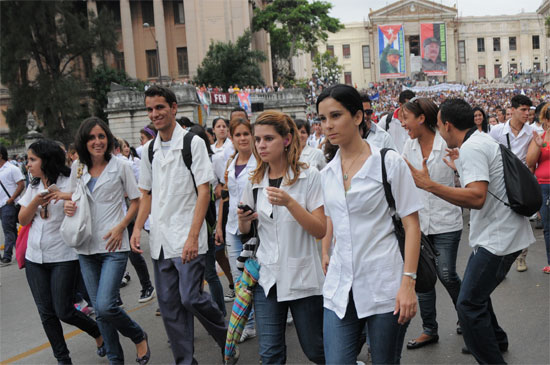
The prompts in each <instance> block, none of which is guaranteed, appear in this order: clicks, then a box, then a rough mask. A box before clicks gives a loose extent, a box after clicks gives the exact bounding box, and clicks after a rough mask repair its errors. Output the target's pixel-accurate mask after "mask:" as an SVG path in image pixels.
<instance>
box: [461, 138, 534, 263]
mask: <svg viewBox="0 0 550 365" xmlns="http://www.w3.org/2000/svg"><path fill="white" fill-rule="evenodd" d="M455 163H456V167H457V169H458V172H459V174H460V183H461V185H462V186H463V187H465V186H466V185H468V184H470V183H471V182H474V181H487V182H488V183H489V187H488V190H489V191H490V192H491V193H493V194H495V195H496V196H498V197H499V198H500V199H502V200H504V201H505V202H508V197H507V195H506V187H505V185H504V172H503V167H502V155H501V153H500V147H499V145H498V143H495V140H494V139H492V138H491V137H489V136H488V135H487V134H485V133H481V132H479V131H476V132H474V133H473V134H472V136H471V137H470V138H469V139H468V140H467V141H466V142H464V143H463V144H462V146H461V147H460V157H459V159H457V160H456V161H455ZM533 242H535V237H534V236H533V231H532V229H531V226H530V224H529V219H528V218H527V217H524V216H521V215H519V214H517V213H516V212H514V211H513V210H512V209H511V208H509V207H507V206H505V205H504V203H502V202H500V201H498V200H497V199H496V198H495V197H493V196H492V195H491V194H489V193H487V198H486V200H485V203H484V204H483V207H482V208H481V209H479V210H477V209H472V210H471V212H470V246H471V247H472V248H474V249H477V247H483V248H485V249H487V250H488V251H489V252H491V253H492V254H494V255H498V256H504V255H507V254H510V253H513V252H516V251H519V250H522V249H524V248H526V247H528V246H529V245H530V244H531V243H533Z"/></svg>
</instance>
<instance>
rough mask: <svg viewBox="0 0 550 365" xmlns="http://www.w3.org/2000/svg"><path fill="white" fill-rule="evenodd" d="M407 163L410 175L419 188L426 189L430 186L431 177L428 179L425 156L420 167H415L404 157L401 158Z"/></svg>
mask: <svg viewBox="0 0 550 365" xmlns="http://www.w3.org/2000/svg"><path fill="white" fill-rule="evenodd" d="M403 159H404V160H405V162H406V163H407V165H409V169H410V170H411V175H412V177H413V179H414V183H415V184H416V186H417V187H418V188H419V189H423V190H428V189H429V187H430V186H431V183H432V179H430V173H429V172H428V165H426V161H428V159H427V158H424V159H423V160H422V169H421V170H419V169H416V168H415V167H414V166H413V165H411V163H410V162H409V161H408V160H407V159H406V158H403Z"/></svg>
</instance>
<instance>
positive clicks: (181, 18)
mask: <svg viewBox="0 0 550 365" xmlns="http://www.w3.org/2000/svg"><path fill="white" fill-rule="evenodd" d="M173 4H174V24H185V11H184V10H183V0H179V1H174V3H173Z"/></svg>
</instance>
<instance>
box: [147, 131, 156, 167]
mask: <svg viewBox="0 0 550 365" xmlns="http://www.w3.org/2000/svg"><path fill="white" fill-rule="evenodd" d="M156 140H157V137H155V138H153V140H152V141H151V142H150V143H149V149H148V152H149V153H147V156H148V157H149V163H150V164H151V169H152V168H153V155H154V154H155V151H153V147H154V145H155V141H156Z"/></svg>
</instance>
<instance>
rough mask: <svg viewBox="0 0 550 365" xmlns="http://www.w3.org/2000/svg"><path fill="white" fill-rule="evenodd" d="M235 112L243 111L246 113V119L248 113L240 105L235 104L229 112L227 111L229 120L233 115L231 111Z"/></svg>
mask: <svg viewBox="0 0 550 365" xmlns="http://www.w3.org/2000/svg"><path fill="white" fill-rule="evenodd" d="M235 112H243V113H244V114H245V115H246V119H248V113H247V112H246V110H244V109H243V108H241V107H240V106H236V107H234V108H233V110H231V113H229V121H231V118H232V117H233V113H235Z"/></svg>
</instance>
